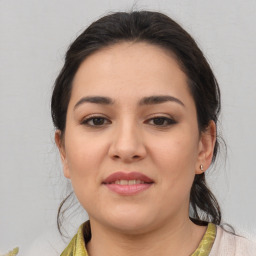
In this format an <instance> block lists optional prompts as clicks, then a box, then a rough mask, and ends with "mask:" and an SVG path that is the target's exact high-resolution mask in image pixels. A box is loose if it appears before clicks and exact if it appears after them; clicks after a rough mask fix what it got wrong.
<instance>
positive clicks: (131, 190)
mask: <svg viewBox="0 0 256 256" xmlns="http://www.w3.org/2000/svg"><path fill="white" fill-rule="evenodd" d="M104 185H105V186H106V187H108V188H109V189H110V190H111V191H113V192H115V193H117V194H120V195H127V196H130V195H136V194H138V193H141V192H143V191H145V190H147V189H149V188H150V187H151V186H152V185H153V183H150V184H148V183H143V184H134V185H119V184H104Z"/></svg>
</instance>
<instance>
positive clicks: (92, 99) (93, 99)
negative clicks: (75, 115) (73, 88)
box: [74, 96, 114, 109]
mask: <svg viewBox="0 0 256 256" xmlns="http://www.w3.org/2000/svg"><path fill="white" fill-rule="evenodd" d="M83 103H95V104H103V105H112V104H114V101H113V100H112V99H111V98H109V97H101V96H88V97H83V98H81V99H80V100H79V101H78V102H77V103H76V105H75V106H74V109H76V108H77V107H78V106H79V105H82V104H83Z"/></svg>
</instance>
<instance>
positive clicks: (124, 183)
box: [102, 172, 154, 196]
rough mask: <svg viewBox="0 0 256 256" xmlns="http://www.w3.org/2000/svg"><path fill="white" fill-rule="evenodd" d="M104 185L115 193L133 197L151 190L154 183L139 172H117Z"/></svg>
mask: <svg viewBox="0 0 256 256" xmlns="http://www.w3.org/2000/svg"><path fill="white" fill-rule="evenodd" d="M102 184H103V185H105V186H106V187H107V188H108V189H110V190H111V191H112V192H114V193H117V194H119V195H122V196H131V195H136V194H138V193H141V192H143V191H145V190H147V189H149V188H150V187H151V186H152V185H153V184H154V181H153V180H152V179H150V178H149V177H147V176H146V175H144V174H142V173H138V172H130V173H124V172H116V173H114V174H111V175H110V176H108V177H107V178H106V179H105V180H104V181H103V182H102Z"/></svg>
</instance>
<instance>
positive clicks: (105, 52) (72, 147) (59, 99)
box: [52, 12, 253, 256]
mask: <svg viewBox="0 0 256 256" xmlns="http://www.w3.org/2000/svg"><path fill="white" fill-rule="evenodd" d="M219 111H220V92H219V87H218V84H217V81H216V79H215V77H214V75H213V73H212V71H211V69H210V67H209V65H208V63H207V61H206V59H205V58H204V56H203V54H202V52H201V51H200V49H199V48H198V47H197V45H196V43H195V41H194V40H193V39H192V38H191V36H190V35H189V34H188V33H187V32H186V31H184V30H183V29H182V28H181V27H180V26H179V25H178V24H177V23H176V22H174V21H173V20H171V19H170V18H169V17H167V16H165V15H163V14H160V13H157V12H132V13H114V14H111V15H108V16H105V17H103V18H101V19H99V20H98V21H96V22H94V23H93V24H92V25H91V26H89V27H88V28H87V29H86V30H85V31H84V32H83V33H82V34H81V35H80V36H79V37H78V38H77V39H76V40H75V41H74V43H73V44H72V45H71V46H70V48H69V50H68V52H67V55H66V60H65V64H64V67H63V69H62V71H61V72H60V74H59V76H58V78H57V80H56V83H55V88H54V91H53V96H52V118H53V122H54V125H55V127H56V134H55V141H56V144H57V146H58V148H59V151H60V156H61V160H62V163H63V172H64V175H65V177H66V178H68V179H70V180H71V183H72V186H73V189H74V192H75V194H76V196H77V198H78V200H79V202H80V203H81V205H82V206H83V207H84V209H85V210H86V211H87V213H88V215H89V221H88V222H86V223H85V224H83V225H81V227H80V228H79V230H78V233H77V235H76V236H75V237H74V238H73V240H72V241H71V242H70V244H69V245H68V247H67V248H66V250H65V251H64V252H63V253H62V254H61V255H64V256H65V255H90V256H98V255H119V256H122V255H133V256H135V255H145V256H147V255H253V254H249V250H251V249H252V245H249V242H248V241H247V240H245V239H243V238H239V237H237V236H234V235H231V234H229V233H228V232H226V231H224V230H223V229H222V228H220V227H219V225H220V223H221V211H220V208H219V205H218V203H217V200H216V199H215V197H214V195H213V194H212V193H211V191H210V190H209V189H208V188H207V185H206V182H205V171H206V170H207V169H208V168H209V167H210V166H211V164H212V163H213V162H214V160H215V157H216V155H217V152H218V146H219V143H218V136H217V121H218V115H219Z"/></svg>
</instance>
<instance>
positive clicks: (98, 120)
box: [82, 117, 109, 126]
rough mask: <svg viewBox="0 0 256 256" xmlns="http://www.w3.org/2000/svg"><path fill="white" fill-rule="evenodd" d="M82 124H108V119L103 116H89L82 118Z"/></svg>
mask: <svg viewBox="0 0 256 256" xmlns="http://www.w3.org/2000/svg"><path fill="white" fill-rule="evenodd" d="M82 124H85V125H88V126H103V125H105V124H109V121H108V120H107V119H106V118H104V117H90V118H87V119H85V120H83V122H82Z"/></svg>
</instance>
